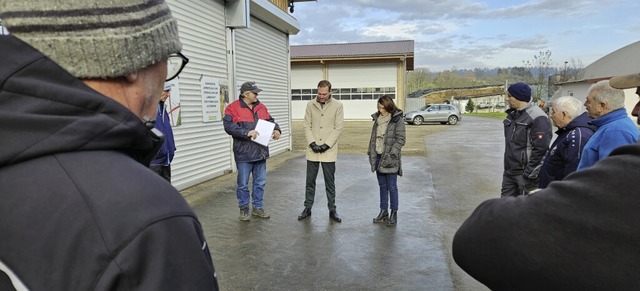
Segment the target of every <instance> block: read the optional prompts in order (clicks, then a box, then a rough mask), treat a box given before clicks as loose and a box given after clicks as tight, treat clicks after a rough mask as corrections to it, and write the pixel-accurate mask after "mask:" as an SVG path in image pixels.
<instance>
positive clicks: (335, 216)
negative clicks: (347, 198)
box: [329, 210, 342, 222]
mask: <svg viewBox="0 0 640 291" xmlns="http://www.w3.org/2000/svg"><path fill="white" fill-rule="evenodd" d="M329 218H331V219H333V220H334V221H335V222H342V218H340V216H338V212H336V211H335V210H331V211H329Z"/></svg>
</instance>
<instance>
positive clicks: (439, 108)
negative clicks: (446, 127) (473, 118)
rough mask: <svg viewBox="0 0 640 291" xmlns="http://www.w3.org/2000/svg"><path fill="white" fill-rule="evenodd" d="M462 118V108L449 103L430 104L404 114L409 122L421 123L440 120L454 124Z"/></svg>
mask: <svg viewBox="0 0 640 291" xmlns="http://www.w3.org/2000/svg"><path fill="white" fill-rule="evenodd" d="M461 119H462V114H460V109H458V108H456V107H455V106H453V105H449V104H428V105H426V106H424V107H422V108H420V109H419V110H416V111H409V112H407V113H405V114H404V121H405V122H407V123H409V124H415V125H420V124H423V123H425V122H440V123H441V124H447V123H448V124H451V125H454V124H456V123H458V121H459V120H461Z"/></svg>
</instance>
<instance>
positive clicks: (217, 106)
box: [200, 76, 223, 122]
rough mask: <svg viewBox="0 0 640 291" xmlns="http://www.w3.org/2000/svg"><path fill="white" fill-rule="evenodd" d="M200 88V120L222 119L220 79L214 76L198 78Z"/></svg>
mask: <svg viewBox="0 0 640 291" xmlns="http://www.w3.org/2000/svg"><path fill="white" fill-rule="evenodd" d="M200 88H201V90H202V122H212V121H222V111H221V108H222V106H221V104H223V103H222V102H220V81H219V80H218V79H216V78H212V77H205V76H203V77H202V78H200Z"/></svg>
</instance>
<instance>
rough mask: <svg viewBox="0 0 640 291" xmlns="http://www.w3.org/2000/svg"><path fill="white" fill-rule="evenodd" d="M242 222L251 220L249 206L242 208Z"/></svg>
mask: <svg viewBox="0 0 640 291" xmlns="http://www.w3.org/2000/svg"><path fill="white" fill-rule="evenodd" d="M240 220H242V221H250V220H251V214H249V206H242V207H240Z"/></svg>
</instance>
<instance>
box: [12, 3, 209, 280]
mask: <svg viewBox="0 0 640 291" xmlns="http://www.w3.org/2000/svg"><path fill="white" fill-rule="evenodd" d="M0 19H2V24H3V26H5V27H6V28H7V29H8V30H9V35H3V36H0V52H2V58H0V136H1V137H2V141H1V142H0V149H1V150H0V200H1V201H2V203H0V237H1V238H2V239H0V290H217V289H218V283H217V279H216V277H215V270H214V267H213V263H212V261H211V256H210V254H209V250H208V245H207V242H206V240H205V236H204V234H203V232H202V228H201V226H200V222H199V221H198V218H197V217H196V215H195V214H194V212H193V211H192V210H191V208H190V207H189V205H188V204H187V203H186V201H185V200H184V198H183V197H182V196H181V195H180V193H179V192H177V191H176V190H175V189H174V188H173V187H172V186H171V184H169V183H167V182H166V181H165V180H164V179H162V178H161V177H160V176H158V175H156V174H155V173H153V172H152V171H150V170H149V169H148V166H149V162H150V161H151V159H152V158H153V157H154V156H155V154H156V152H157V149H158V147H159V146H160V145H161V144H162V134H158V131H154V129H153V121H154V120H153V118H154V117H155V112H156V108H157V105H158V101H159V97H160V96H161V93H162V90H163V86H162V85H163V83H164V82H165V81H168V80H170V79H173V78H175V77H176V76H177V75H178V74H179V73H180V71H181V70H182V68H183V67H184V65H185V64H186V63H187V61H188V59H187V58H186V57H184V56H183V55H182V54H181V53H180V50H181V47H182V45H181V43H180V40H179V37H178V30H177V23H176V20H175V19H174V18H173V17H172V15H171V11H170V10H169V7H168V6H167V4H166V3H165V2H164V1H161V0H147V1H142V0H100V1H98V0H73V1H71V0H56V1H53V0H32V1H8V0H0Z"/></svg>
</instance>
